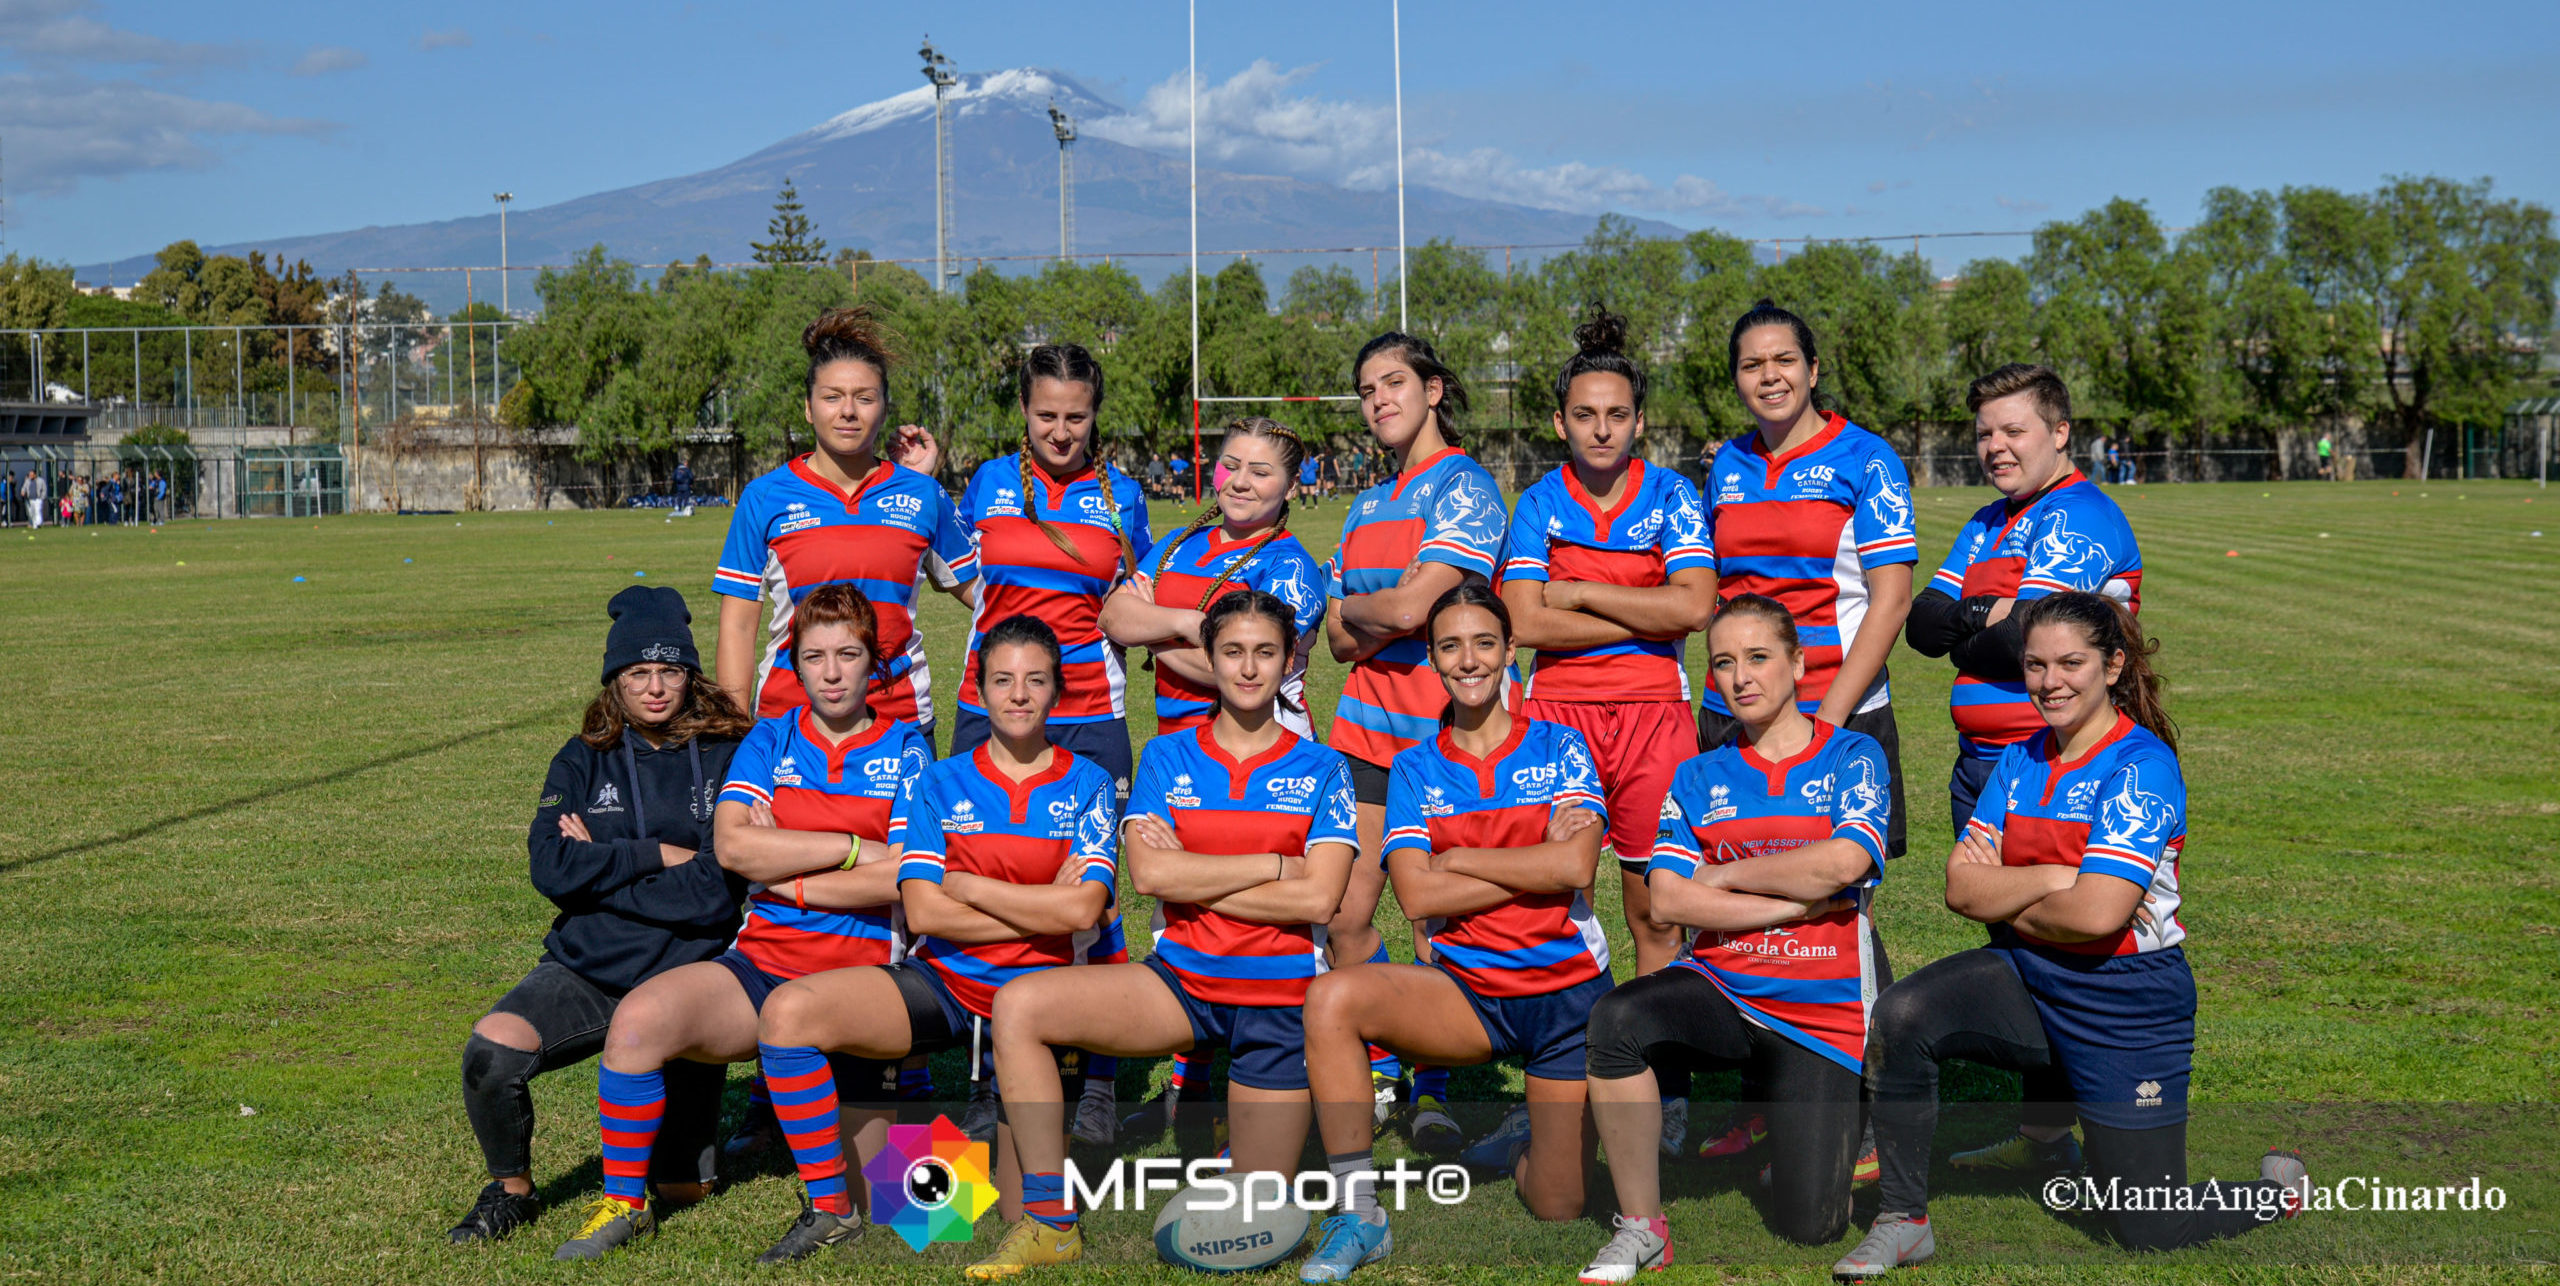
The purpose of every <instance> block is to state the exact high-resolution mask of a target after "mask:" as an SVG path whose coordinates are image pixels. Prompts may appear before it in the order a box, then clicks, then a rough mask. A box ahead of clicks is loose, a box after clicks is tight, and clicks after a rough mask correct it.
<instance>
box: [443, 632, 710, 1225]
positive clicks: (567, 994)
mask: <svg viewBox="0 0 2560 1286" xmlns="http://www.w3.org/2000/svg"><path fill="white" fill-rule="evenodd" d="M605 611H606V613H607V614H608V615H610V616H611V617H612V618H613V627H612V629H611V630H609V631H608V632H607V633H606V635H605V647H604V679H603V687H602V688H601V689H600V690H599V691H598V692H597V693H596V695H595V699H594V700H593V701H591V702H589V703H588V705H587V713H586V718H585V722H584V726H583V727H582V728H581V729H580V730H579V732H578V735H577V736H575V737H572V738H570V739H569V742H568V744H566V745H564V746H562V747H560V753H559V754H557V755H554V756H552V758H551V769H550V771H549V772H548V773H546V774H545V775H544V776H543V779H542V798H541V801H540V802H539V803H538V804H536V805H535V807H534V814H533V833H532V834H531V835H530V836H529V837H527V840H526V848H527V850H528V852H529V854H530V855H531V858H532V867H533V886H534V888H535V890H537V891H538V892H540V893H541V894H542V895H543V896H544V897H546V898H549V899H550V900H551V904H552V905H553V906H554V907H555V908H557V910H556V912H555V913H554V914H553V915H552V917H551V930H550V932H549V933H547V934H546V935H544V937H543V939H542V956H541V958H540V959H539V960H538V961H537V962H536V963H535V964H534V966H533V970H532V971H531V972H530V973H527V974H526V975H525V976H524V979H523V981H521V982H518V983H517V984H516V985H515V986H514V987H513V988H512V989H510V990H509V991H508V992H507V994H506V995H504V996H501V997H499V998H498V1002H497V1003H496V1004H495V1005H492V1006H490V1008H489V1013H488V1014H487V1016H485V1017H483V1018H482V1019H481V1020H480V1021H479V1022H477V1023H475V1024H473V1025H472V1028H471V1036H470V1039H469V1040H468V1041H466V1042H465V1043H464V1044H463V1047H462V1106H463V1111H464V1114H465V1115H467V1116H468V1117H469V1118H470V1120H471V1132H472V1133H473V1134H474V1135H476V1136H478V1138H479V1140H480V1154H481V1157H482V1159H483V1160H484V1161H485V1162H486V1163H487V1165H488V1168H489V1183H488V1186H486V1187H484V1188H482V1189H481V1190H480V1199H479V1200H478V1201H477V1202H476V1203H474V1204H473V1206H472V1208H471V1213H470V1214H468V1215H466V1216H464V1217H463V1220H462V1222H461V1223H459V1224H456V1225H455V1226H454V1228H453V1231H452V1232H451V1234H449V1235H450V1236H451V1237H452V1239H453V1240H454V1241H456V1242H469V1241H493V1240H496V1239H498V1238H501V1237H505V1236H507V1235H508V1234H509V1233H512V1232H514V1231H516V1230H517V1229H519V1228H522V1227H523V1226H524V1225H526V1224H528V1223H531V1222H533V1221H534V1220H535V1219H536V1218H539V1217H540V1216H541V1214H542V1199H541V1198H540V1197H537V1196H535V1195H534V1191H533V1091H532V1089H531V1083H532V1081H533V1078H534V1077H536V1076H539V1075H541V1074H542V1073H544V1072H554V1071H558V1070H560V1069H561V1068H564V1067H573V1066H576V1065H577V1064H579V1063H583V1062H585V1061H587V1060H588V1059H590V1058H593V1057H595V1056H596V1055H597V1054H599V1053H601V1052H602V1051H603V1049H604V1043H605V1029H606V1027H607V1026H608V1025H609V1024H610V1023H611V1022H612V1021H613V1015H614V1011H615V1010H616V1009H617V1008H619V1007H620V1006H621V1004H622V1001H623V998H624V997H626V996H628V995H629V994H630V993H631V990H632V989H633V988H635V987H638V986H640V985H641V984H643V983H645V982H647V981H648V980H649V979H651V978H654V977H657V976H658V975H660V974H662V973H665V972H666V971H668V970H670V969H676V968H681V967H683V966H685V965H688V964H694V963H698V962H700V961H704V960H709V959H711V958H712V957H714V956H717V955H719V954H720V952H721V951H722V950H723V949H725V948H726V947H727V946H728V944H729V939H730V938H731V937H732V936H734V935H735V934H736V933H737V931H738V901H739V899H740V898H742V897H744V896H745V895H746V885H745V882H744V881H742V880H739V879H737V878H736V877H734V876H731V875H730V874H728V873H727V872H726V871H724V870H722V869H721V867H720V864H719V863H718V862H717V861H714V860H712V859H711V858H710V857H709V856H708V855H706V854H705V853H704V852H703V851H702V850H703V849H704V848H706V847H708V846H709V844H710V842H711V795H712V792H714V791H716V790H718V789H719V788H720V783H721V782H723V781H726V780H728V776H729V757H730V756H731V755H732V754H733V753H735V752H736V751H737V748H738V739H739V738H741V737H743V736H745V735H746V733H747V729H748V727H749V720H748V719H747V717H746V715H745V714H744V713H743V712H741V711H740V710H739V709H738V707H737V706H736V705H734V704H732V703H731V702H730V700H729V697H728V694H727V693H725V692H723V691H721V690H720V688H718V687H717V686H715V685H713V684H712V683H710V682H709V681H708V680H706V679H704V678H703V676H702V658H701V657H700V655H699V654H697V653H696V652H695V651H694V648H693V630H692V626H691V622H692V619H693V617H692V614H691V613H690V612H689V611H687V610H686V608H685V603H684V596H683V595H682V594H679V593H677V592H676V591H674V590H672V589H666V588H649V587H643V586H638V585H634V586H632V587H631V588H629V589H626V590H623V591H622V592H621V593H619V594H616V595H614V596H613V601H612V602H610V603H608V604H607V605H606V607H605ZM719 1123H720V1074H719V1071H718V1069H716V1068H710V1067H702V1066H700V1065H695V1064H688V1065H686V1066H685V1067H684V1068H682V1069H679V1070H677V1071H676V1072H675V1074H674V1075H673V1077H672V1078H671V1083H670V1084H669V1085H668V1087H667V1124H666V1127H665V1129H664V1130H663V1131H662V1132H661V1134H660V1136H659V1138H658V1142H657V1146H656V1148H655V1149H654V1150H652V1151H651V1152H649V1153H648V1154H646V1155H645V1156H643V1157H640V1158H637V1159H636V1160H635V1170H634V1173H635V1175H637V1176H639V1177H640V1178H641V1179H643V1180H644V1181H645V1180H652V1179H653V1180H655V1183H656V1186H657V1189H658V1194H659V1197H660V1199H661V1200H664V1201H666V1202H668V1203H669V1204H683V1203H685V1202H689V1201H696V1200H700V1199H701V1197H702V1194H703V1192H704V1191H705V1190H706V1189H707V1188H708V1186H709V1185H710V1183H711V1181H712V1179H713V1177H714V1175H713V1157H712V1143H713V1134H714V1132H715V1131H716V1130H717V1128H718V1126H719Z"/></svg>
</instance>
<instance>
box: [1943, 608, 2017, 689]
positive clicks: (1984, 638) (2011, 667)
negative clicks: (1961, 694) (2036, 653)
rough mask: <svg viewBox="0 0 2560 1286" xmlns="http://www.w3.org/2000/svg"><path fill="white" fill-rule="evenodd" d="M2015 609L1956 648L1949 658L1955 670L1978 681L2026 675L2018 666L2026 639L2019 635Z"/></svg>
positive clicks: (1968, 637) (1970, 636) (1967, 638)
mask: <svg viewBox="0 0 2560 1286" xmlns="http://www.w3.org/2000/svg"><path fill="white" fill-rule="evenodd" d="M2019 615H2020V613H2019V611H2018V610H2017V609H2016V608H2011V609H2010V610H2009V615H2008V616H2007V617H2005V618H2004V619H2002V620H2001V622H2000V623H1999V624H1997V625H1993V626H1989V627H1986V628H1984V629H1981V630H1977V631H1975V632H1974V633H1973V634H1971V635H1969V636H1967V637H1966V638H1965V639H1964V641H1962V642H1960V643H1958V644H1956V645H1955V647H1954V649H1953V650H1952V651H1950V652H1949V655H1951V656H1953V657H1954V658H1955V662H1956V669H1957V670H1958V671H1959V672H1961V673H1964V674H1970V675H1972V676H1973V677H1975V678H1977V679H2018V678H2023V677H2025V675H2026V671H2025V670H2024V669H2022V668H2020V666H2019V664H2018V653H2019V652H2020V651H2022V650H2024V649H2025V647H2026V645H2027V640H2026V636H2025V635H2023V634H2020V633H2019V632H2018V617H2019Z"/></svg>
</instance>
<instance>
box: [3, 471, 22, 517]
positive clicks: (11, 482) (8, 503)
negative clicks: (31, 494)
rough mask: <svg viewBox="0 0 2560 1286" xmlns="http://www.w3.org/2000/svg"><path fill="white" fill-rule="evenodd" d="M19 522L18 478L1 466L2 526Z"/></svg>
mask: <svg viewBox="0 0 2560 1286" xmlns="http://www.w3.org/2000/svg"><path fill="white" fill-rule="evenodd" d="M17 522H18V479H17V475H15V474H12V473H10V472H9V471H8V469H6V468H5V467H0V527H13V526H16V525H17Z"/></svg>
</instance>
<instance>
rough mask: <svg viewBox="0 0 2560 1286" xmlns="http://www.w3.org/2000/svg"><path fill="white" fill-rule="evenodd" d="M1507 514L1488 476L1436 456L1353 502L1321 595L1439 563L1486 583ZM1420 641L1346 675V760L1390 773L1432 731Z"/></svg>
mask: <svg viewBox="0 0 2560 1286" xmlns="http://www.w3.org/2000/svg"><path fill="white" fill-rule="evenodd" d="M1505 516H1506V511H1505V510H1504V508H1503V504H1502V492H1501V491H1500V490H1498V489H1497V488H1495V486H1494V485H1493V475H1492V474H1489V473H1487V472H1485V471H1484V466H1483V465H1480V464H1477V463H1476V462H1475V461H1473V460H1471V459H1468V458H1467V455H1466V453H1465V452H1462V451H1460V450H1459V449H1458V448H1456V447H1448V448H1445V449H1443V450H1442V451H1441V452H1440V453H1439V454H1437V455H1434V456H1432V457H1431V458H1430V459H1427V460H1423V461H1421V462H1420V463H1417V464H1416V465H1414V466H1413V467H1412V468H1410V469H1407V470H1406V471H1404V472H1403V473H1401V474H1398V475H1396V476H1395V477H1393V478H1389V479H1387V480H1386V481H1385V482H1381V483H1379V484H1378V485H1376V486H1374V487H1371V488H1369V489H1368V490H1367V491H1363V492H1361V493H1360V497H1359V499H1357V500H1354V501H1352V502H1351V516H1350V517H1349V518H1347V519H1345V520H1344V522H1343V525H1342V543H1341V544H1340V545H1339V546H1338V547H1336V548H1335V550H1334V551H1333V563H1332V568H1331V571H1330V574H1329V578H1328V579H1329V584H1328V586H1327V594H1328V596H1330V597H1333V598H1348V597H1350V596H1352V595H1354V594H1375V593H1377V592H1378V591H1380V590H1385V589H1393V588H1395V586H1396V582H1397V581H1399V580H1401V579H1403V577H1404V573H1405V569H1406V568H1407V567H1410V566H1413V565H1414V564H1416V563H1440V564H1443V565H1446V566H1449V567H1455V568H1457V569H1458V570H1459V571H1460V572H1474V573H1475V574H1476V575H1478V576H1482V577H1484V578H1485V579H1487V580H1491V579H1493V574H1494V571H1495V560H1496V559H1497V557H1498V556H1499V555H1500V553H1501V549H1502V532H1503V527H1504V525H1505ZM1428 651H1429V649H1428V648H1427V647H1426V645H1425V643H1424V641H1423V639H1422V636H1421V635H1420V634H1418V633H1417V634H1408V635H1406V636H1404V637H1403V638H1400V639H1397V640H1395V641H1394V642H1391V643H1389V644H1387V645H1386V646H1385V647H1384V648H1381V649H1379V651H1378V654H1377V655H1375V656H1373V657H1370V658H1369V659H1368V660H1365V661H1362V662H1361V663H1359V664H1358V665H1355V666H1353V667H1351V673H1350V674H1349V675H1347V676H1345V678H1344V679H1343V684H1342V699H1341V701H1340V702H1338V703H1337V704H1336V705H1335V706H1334V711H1333V744H1334V746H1335V748H1337V749H1339V750H1341V751H1342V753H1344V754H1346V755H1354V756H1357V757H1359V758H1361V759H1365V760H1368V761H1369V762H1370V763H1373V764H1382V765H1383V764H1389V763H1392V762H1394V760H1395V757H1396V756H1397V755H1398V754H1400V753H1402V752H1403V751H1404V749H1405V748H1406V747H1407V746H1410V745H1413V744H1414V743H1415V742H1418V741H1428V740H1430V739H1431V738H1432V737H1433V736H1435V735H1437V734H1438V733H1439V731H1440V712H1441V711H1442V710H1443V709H1446V708H1447V707H1448V704H1449V694H1448V692H1447V691H1446V690H1445V689H1443V688H1442V687H1441V686H1440V676H1439V675H1437V674H1434V673H1433V672H1432V669H1431V662H1430V659H1429V656H1428Z"/></svg>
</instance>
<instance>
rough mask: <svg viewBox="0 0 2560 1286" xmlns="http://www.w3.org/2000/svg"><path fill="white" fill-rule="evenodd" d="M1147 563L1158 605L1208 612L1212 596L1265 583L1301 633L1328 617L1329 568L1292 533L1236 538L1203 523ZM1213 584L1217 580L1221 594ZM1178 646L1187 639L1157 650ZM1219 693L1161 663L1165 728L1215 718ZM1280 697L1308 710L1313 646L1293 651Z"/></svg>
mask: <svg viewBox="0 0 2560 1286" xmlns="http://www.w3.org/2000/svg"><path fill="white" fill-rule="evenodd" d="M1140 570H1142V571H1145V572H1147V573H1149V576H1150V579H1151V580H1152V581H1153V583H1154V588H1155V602H1156V605H1157V606H1158V607H1179V608H1185V609H1188V610H1191V611H1198V612H1205V611H1207V610H1209V605H1210V604H1211V603H1214V602H1216V601H1217V600H1218V599H1221V598H1225V597H1226V596H1227V595H1229V594H1232V593H1235V592H1236V591H1237V590H1245V589H1258V590H1261V591H1263V592H1264V593H1266V594H1269V595H1271V596H1272V597H1274V598H1277V599H1279V600H1280V601H1281V602H1283V603H1286V604H1288V605H1289V613H1290V615H1292V616H1294V617H1296V618H1297V623H1296V625H1295V626H1294V627H1293V628H1292V630H1291V632H1290V638H1291V639H1292V640H1293V641H1294V640H1296V639H1300V638H1306V637H1308V636H1309V635H1310V634H1311V633H1312V632H1313V631H1315V630H1317V629H1320V628H1322V627H1323V625H1324V585H1325V577H1324V572H1323V570H1322V569H1320V568H1318V567H1317V566H1316V560H1315V559H1314V558H1313V557H1312V556H1310V555H1309V554H1308V553H1307V547H1306V546H1304V545H1301V544H1299V543H1298V540H1297V538H1296V537H1294V536H1290V535H1287V534H1285V533H1281V534H1273V533H1270V532H1258V533H1256V534H1254V535H1251V536H1246V537H1244V538H1243V539H1241V540H1231V539H1229V538H1228V537H1227V534H1226V532H1225V531H1224V530H1222V529H1221V528H1219V527H1216V526H1208V527H1203V528H1201V529H1200V530H1198V531H1195V532H1192V533H1190V534H1189V535H1186V536H1184V537H1182V538H1181V539H1179V540H1169V541H1166V542H1164V543H1162V544H1160V545H1157V546H1156V549H1155V553H1154V554H1153V555H1152V556H1151V557H1150V558H1149V560H1148V562H1147V563H1146V565H1145V566H1144V567H1142V568H1140ZM1220 577H1224V578H1225V579H1224V580H1223V581H1221V580H1220ZM1211 586H1216V587H1217V588H1216V592H1215V594H1214V595H1213V594H1212V593H1211ZM1176 646H1183V645H1181V644H1165V645H1163V646H1160V647H1159V648H1158V649H1157V650H1158V651H1163V650H1165V648H1168V647H1176ZM1217 698H1218V694H1217V693H1215V692H1212V691H1210V690H1209V689H1207V688H1204V687H1202V686H1200V685H1199V684H1196V683H1193V682H1192V681H1191V680H1189V679H1186V678H1184V677H1182V676H1181V675H1179V674H1176V673H1174V672H1173V667H1171V666H1166V665H1159V666H1157V667H1156V732H1157V734H1158V735H1162V734H1164V733H1168V732H1181V731H1183V730H1184V729H1186V728H1196V727H1198V726H1200V725H1201V724H1204V723H1207V722H1208V721H1209V717H1210V716H1211V715H1213V714H1215V713H1217ZM1280 700H1281V703H1282V705H1283V707H1284V708H1286V709H1290V710H1294V711H1297V712H1299V713H1301V714H1303V713H1304V712H1305V711H1306V708H1307V655H1306V653H1305V652H1302V651H1297V650H1295V649H1294V648H1293V649H1292V651H1291V652H1290V654H1289V672H1288V674H1287V675H1285V676H1283V677H1282V678H1281V680H1280Z"/></svg>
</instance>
